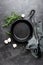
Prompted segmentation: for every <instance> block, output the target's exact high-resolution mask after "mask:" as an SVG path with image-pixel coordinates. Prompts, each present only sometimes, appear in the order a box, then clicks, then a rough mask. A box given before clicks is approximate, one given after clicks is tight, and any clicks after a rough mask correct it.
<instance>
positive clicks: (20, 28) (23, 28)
mask: <svg viewBox="0 0 43 65" xmlns="http://www.w3.org/2000/svg"><path fill="white" fill-rule="evenodd" d="M29 34H30V29H29V26H28V25H27V24H26V23H24V22H19V23H18V24H16V26H15V28H14V35H16V37H18V38H20V39H23V38H25V37H28V36H29Z"/></svg>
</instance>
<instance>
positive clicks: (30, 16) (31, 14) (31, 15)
mask: <svg viewBox="0 0 43 65" xmlns="http://www.w3.org/2000/svg"><path fill="white" fill-rule="evenodd" d="M34 14H35V10H34V9H33V10H31V12H30V14H29V15H28V17H29V19H31V18H32V17H33V16H34Z"/></svg>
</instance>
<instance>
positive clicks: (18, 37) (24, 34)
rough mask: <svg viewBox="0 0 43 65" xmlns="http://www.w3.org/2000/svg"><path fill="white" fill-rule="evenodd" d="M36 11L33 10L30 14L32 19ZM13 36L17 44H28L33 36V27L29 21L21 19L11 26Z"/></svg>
mask: <svg viewBox="0 0 43 65" xmlns="http://www.w3.org/2000/svg"><path fill="white" fill-rule="evenodd" d="M34 13H35V11H34V10H32V11H31V12H30V14H31V15H30V19H31V18H32V16H33V15H34ZM11 34H12V38H13V39H14V40H15V41H17V42H26V41H28V40H29V39H30V38H31V37H32V35H33V26H32V25H31V23H30V22H29V21H28V20H25V19H19V20H16V21H14V23H13V24H12V26H11Z"/></svg>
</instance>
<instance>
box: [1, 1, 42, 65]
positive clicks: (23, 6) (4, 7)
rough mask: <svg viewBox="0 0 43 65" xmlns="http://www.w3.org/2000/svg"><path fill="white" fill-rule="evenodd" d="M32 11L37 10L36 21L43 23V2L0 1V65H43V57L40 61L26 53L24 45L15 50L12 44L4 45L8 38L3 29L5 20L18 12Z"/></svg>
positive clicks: (26, 12)
mask: <svg viewBox="0 0 43 65" xmlns="http://www.w3.org/2000/svg"><path fill="white" fill-rule="evenodd" d="M31 9H35V10H36V14H35V17H36V21H42V22H43V0H0V65H43V55H42V57H41V58H40V59H35V58H34V57H33V56H32V55H31V53H30V52H29V53H26V50H25V47H24V45H18V47H17V48H16V49H13V47H12V43H15V42H11V44H9V45H4V42H3V41H4V40H5V39H7V38H8V36H7V35H6V34H5V31H9V29H10V27H8V28H9V29H8V28H7V29H3V28H2V25H3V24H4V18H5V17H6V16H8V15H10V13H11V12H13V11H16V12H17V13H19V14H22V13H24V14H27V15H28V13H29V12H30V11H31Z"/></svg>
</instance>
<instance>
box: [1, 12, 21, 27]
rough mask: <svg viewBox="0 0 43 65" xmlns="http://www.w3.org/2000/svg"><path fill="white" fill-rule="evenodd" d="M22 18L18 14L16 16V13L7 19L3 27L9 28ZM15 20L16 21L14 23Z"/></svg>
mask: <svg viewBox="0 0 43 65" xmlns="http://www.w3.org/2000/svg"><path fill="white" fill-rule="evenodd" d="M21 18H22V17H21V16H20V15H18V14H16V13H15V12H14V13H13V14H12V15H11V16H9V17H7V18H6V19H5V24H4V25H2V26H3V27H8V26H9V25H10V24H12V23H13V22H14V21H15V20H17V19H21ZM13 20H14V21H13Z"/></svg>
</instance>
